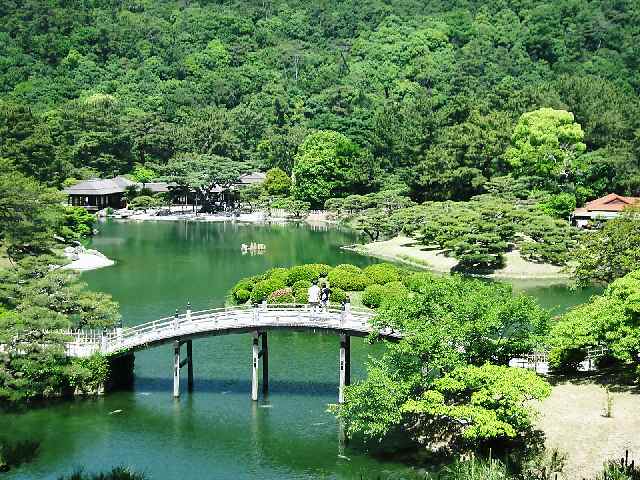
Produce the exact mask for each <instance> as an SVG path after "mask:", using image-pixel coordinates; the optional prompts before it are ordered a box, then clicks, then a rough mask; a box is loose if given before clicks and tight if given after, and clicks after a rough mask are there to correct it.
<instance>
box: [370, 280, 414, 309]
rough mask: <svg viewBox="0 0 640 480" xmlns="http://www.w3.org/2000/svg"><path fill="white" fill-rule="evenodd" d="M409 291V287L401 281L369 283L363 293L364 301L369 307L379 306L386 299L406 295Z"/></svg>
mask: <svg viewBox="0 0 640 480" xmlns="http://www.w3.org/2000/svg"><path fill="white" fill-rule="evenodd" d="M407 291H408V290H407V287H405V286H404V284H403V283H402V282H399V281H398V282H389V283H387V284H385V285H377V284H374V285H369V286H368V287H367V288H365V289H364V293H363V294H362V303H363V304H364V305H365V306H367V307H369V308H378V307H379V306H380V305H382V303H383V302H384V301H385V300H387V299H390V298H394V297H397V296H400V295H404V294H405V293H407Z"/></svg>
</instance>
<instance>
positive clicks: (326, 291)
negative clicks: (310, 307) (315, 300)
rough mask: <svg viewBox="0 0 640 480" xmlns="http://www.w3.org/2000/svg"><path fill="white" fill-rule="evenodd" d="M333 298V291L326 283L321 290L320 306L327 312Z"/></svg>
mask: <svg viewBox="0 0 640 480" xmlns="http://www.w3.org/2000/svg"><path fill="white" fill-rule="evenodd" d="M330 297H331V289H330V288H329V286H328V285H327V284H326V283H323V284H322V288H321V289H320V305H322V308H324V309H325V310H326V309H327V307H328V306H329V298H330Z"/></svg>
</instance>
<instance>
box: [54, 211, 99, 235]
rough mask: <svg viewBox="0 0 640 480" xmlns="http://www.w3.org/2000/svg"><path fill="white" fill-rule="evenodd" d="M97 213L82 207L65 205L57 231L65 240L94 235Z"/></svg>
mask: <svg viewBox="0 0 640 480" xmlns="http://www.w3.org/2000/svg"><path fill="white" fill-rule="evenodd" d="M95 223H96V217H95V215H93V214H91V213H89V212H87V211H86V210H85V209H84V208H82V207H69V206H67V207H64V209H63V210H62V222H61V224H60V225H59V226H58V230H57V233H58V235H60V236H61V237H62V238H64V239H65V240H80V239H81V238H86V237H90V236H92V235H93V227H94V225H95Z"/></svg>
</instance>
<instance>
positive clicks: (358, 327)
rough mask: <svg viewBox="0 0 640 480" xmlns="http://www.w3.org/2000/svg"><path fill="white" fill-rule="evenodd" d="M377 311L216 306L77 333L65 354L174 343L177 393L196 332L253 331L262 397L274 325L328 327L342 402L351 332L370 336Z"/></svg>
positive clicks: (128, 351)
mask: <svg viewBox="0 0 640 480" xmlns="http://www.w3.org/2000/svg"><path fill="white" fill-rule="evenodd" d="M373 315H374V314H373V312H372V311H370V310H364V309H351V307H350V304H348V303H347V304H345V305H344V306H343V307H342V308H340V307H329V308H328V309H326V310H322V311H320V310H314V309H312V308H309V307H307V306H303V305H299V304H277V305H267V304H262V305H260V306H257V307H250V306H239V307H231V308H216V309H211V310H202V311H198V312H192V311H191V309H190V307H188V308H187V311H186V312H185V313H182V314H180V313H178V312H177V311H176V314H175V315H174V316H171V317H166V318H161V319H159V320H154V321H152V322H147V323H143V324H141V325H136V326H135V327H128V328H117V329H114V330H111V331H105V332H102V333H101V334H99V335H96V334H95V333H93V334H92V333H87V332H78V333H75V334H73V333H72V334H70V335H74V336H75V338H74V339H73V340H71V341H70V342H69V343H68V344H67V354H68V355H69V356H73V357H86V356H89V355H91V354H93V353H96V352H100V353H102V354H104V355H109V356H121V355H132V354H133V352H135V351H137V350H143V349H147V348H151V347H155V346H157V345H162V344H167V343H170V344H172V345H173V395H174V397H178V396H180V369H181V368H182V367H184V366H185V365H186V366H187V370H188V375H187V378H188V380H187V381H188V388H189V390H191V389H192V388H193V355H192V351H193V345H192V340H193V339H194V338H198V337H206V336H214V335H228V334H233V333H249V334H250V335H251V359H252V367H251V370H252V371H251V398H252V399H253V400H257V399H258V370H259V363H260V360H262V390H263V392H264V393H266V392H267V391H268V389H269V350H268V339H267V334H268V332H269V331H273V330H304V331H313V332H329V333H334V334H337V335H339V337H340V345H339V348H340V352H339V388H338V401H339V402H342V401H344V387H345V386H346V385H349V383H350V377H351V374H350V372H351V348H350V345H351V344H350V337H352V336H358V337H365V336H368V335H369V334H370V333H371V332H372V330H373V328H372V326H371V325H370V323H369V320H371V318H372V317H373ZM380 335H381V336H382V337H386V338H389V339H398V338H400V335H399V334H398V333H395V332H392V331H382V332H380ZM183 345H185V346H186V358H184V359H182V357H181V348H182V346H183Z"/></svg>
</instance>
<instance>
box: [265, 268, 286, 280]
mask: <svg viewBox="0 0 640 480" xmlns="http://www.w3.org/2000/svg"><path fill="white" fill-rule="evenodd" d="M288 276H289V269H288V268H272V269H271V270H267V271H266V272H265V280H266V279H268V278H273V279H276V280H281V281H283V282H285V283H286V282H287V277H288Z"/></svg>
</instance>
